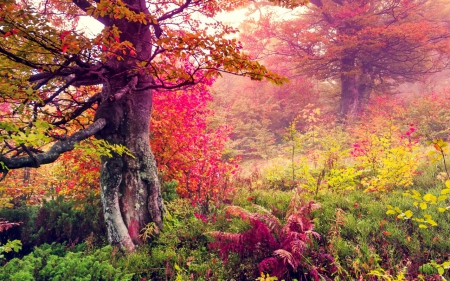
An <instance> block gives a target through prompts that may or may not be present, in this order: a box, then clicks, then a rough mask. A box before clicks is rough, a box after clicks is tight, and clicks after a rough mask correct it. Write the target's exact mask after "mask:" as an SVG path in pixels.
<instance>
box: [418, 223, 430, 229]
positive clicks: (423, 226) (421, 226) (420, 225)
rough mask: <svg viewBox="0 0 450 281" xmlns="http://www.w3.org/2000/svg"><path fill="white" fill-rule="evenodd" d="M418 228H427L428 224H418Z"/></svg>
mask: <svg viewBox="0 0 450 281" xmlns="http://www.w3.org/2000/svg"><path fill="white" fill-rule="evenodd" d="M419 228H428V226H426V225H424V224H419Z"/></svg>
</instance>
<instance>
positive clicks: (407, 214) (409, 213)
mask: <svg viewBox="0 0 450 281" xmlns="http://www.w3.org/2000/svg"><path fill="white" fill-rule="evenodd" d="M412 215H413V212H411V210H407V211H405V216H406V217H408V218H411V217H412Z"/></svg>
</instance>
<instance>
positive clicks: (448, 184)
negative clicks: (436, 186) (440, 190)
mask: <svg viewBox="0 0 450 281" xmlns="http://www.w3.org/2000/svg"><path fill="white" fill-rule="evenodd" d="M445 186H446V187H447V188H448V189H450V180H447V181H446V182H445Z"/></svg>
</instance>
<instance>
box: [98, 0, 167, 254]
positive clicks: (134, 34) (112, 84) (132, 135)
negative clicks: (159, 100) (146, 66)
mask: <svg viewBox="0 0 450 281" xmlns="http://www.w3.org/2000/svg"><path fill="white" fill-rule="evenodd" d="M125 2H127V4H129V5H130V7H135V8H138V7H139V9H140V10H141V11H143V12H144V13H148V11H147V10H146V8H145V7H146V6H145V3H144V2H142V1H140V0H126V1H125ZM117 27H118V28H119V30H120V31H121V36H120V40H121V41H125V40H126V41H129V42H131V43H132V44H133V46H134V48H135V54H133V55H132V54H131V53H130V54H128V55H126V56H124V57H123V60H120V61H119V60H117V59H116V58H115V57H113V58H111V59H110V60H109V61H108V62H107V66H108V69H109V71H108V76H107V77H105V79H106V80H105V81H104V84H103V90H102V102H101V104H100V105H99V108H98V109H97V112H96V116H95V118H96V119H99V118H104V119H106V121H107V124H106V126H105V128H104V129H103V130H102V131H101V132H100V133H99V134H97V137H99V138H102V139H105V140H106V141H108V142H109V143H112V144H119V145H123V146H125V147H126V148H128V149H129V150H130V151H131V153H132V155H133V156H129V155H122V156H120V155H117V154H114V155H113V157H112V158H108V157H103V158H102V167H101V179H100V184H101V197H102V203H103V211H104V216H105V221H106V224H107V229H108V240H109V242H110V243H111V244H116V245H119V246H120V247H121V248H122V249H125V250H128V251H133V250H134V249H135V246H136V245H139V244H140V243H142V242H141V240H140V238H139V234H140V231H141V230H142V229H143V228H144V227H145V226H146V225H147V224H148V223H150V222H154V223H155V226H156V227H155V231H156V232H158V231H159V229H161V228H162V215H163V203H162V197H161V191H160V184H159V181H158V174H157V167H156V162H155V158H154V156H153V154H152V152H151V148H150V115H151V108H152V90H150V89H148V90H140V91H138V90H136V89H143V88H145V87H146V86H148V85H150V84H152V83H153V78H152V77H151V76H150V75H149V74H147V73H145V71H142V72H139V73H136V71H135V69H136V62H139V61H146V60H149V59H150V57H151V45H150V44H149V43H150V42H152V40H154V39H153V38H154V37H153V36H152V34H151V31H150V28H149V26H148V25H141V24H140V23H138V22H136V23H135V22H128V21H126V20H123V21H122V22H121V23H119V24H117ZM119 55H122V53H119ZM133 81H134V82H133Z"/></svg>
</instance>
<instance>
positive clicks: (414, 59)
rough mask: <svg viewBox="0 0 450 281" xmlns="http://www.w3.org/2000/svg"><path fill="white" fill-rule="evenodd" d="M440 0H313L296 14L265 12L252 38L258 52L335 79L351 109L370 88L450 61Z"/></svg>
mask: <svg viewBox="0 0 450 281" xmlns="http://www.w3.org/2000/svg"><path fill="white" fill-rule="evenodd" d="M445 5H448V2H445V1H427V0H405V1H399V0H388V1H369V0H347V1H345V0H344V1H342V0H323V1H322V0H313V1H311V4H310V5H309V6H308V9H303V10H302V11H300V12H299V14H298V16H296V17H295V18H293V19H287V20H284V21H281V22H280V21H278V22H277V21H275V20H273V16H272V15H271V14H269V15H266V16H265V17H262V18H261V19H260V20H259V25H258V28H257V30H255V31H254V33H253V34H258V38H253V39H252V40H253V41H254V42H253V46H256V48H254V49H255V50H256V51H258V52H259V53H258V54H259V55H260V56H261V57H263V56H267V55H269V56H270V55H276V56H277V57H278V59H279V60H280V61H283V62H286V61H289V60H292V61H293V64H294V65H293V67H295V68H296V69H297V71H298V72H299V73H300V74H303V75H306V76H310V77H313V78H315V79H318V80H320V81H330V80H331V81H338V82H340V105H339V113H340V116H341V117H344V116H347V115H348V114H351V115H354V114H356V113H358V112H360V110H361V108H362V106H363V104H364V103H365V102H366V101H368V100H369V98H370V94H371V93H372V92H388V91H389V90H390V89H391V87H392V86H395V85H398V84H399V83H402V82H407V81H416V80H419V79H421V78H422V77H424V76H426V75H430V74H432V73H436V72H439V71H442V70H444V69H448V68H449V66H450V64H449V62H450V60H449V57H450V47H449V46H450V28H449V26H448V20H446V18H445V17H442V14H440V11H442V10H444V9H445V7H446V6H445ZM250 39H251V38H250ZM261 39H265V40H261ZM269 39H270V40H269ZM261 42H262V43H263V44H261ZM286 57H289V59H286Z"/></svg>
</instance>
